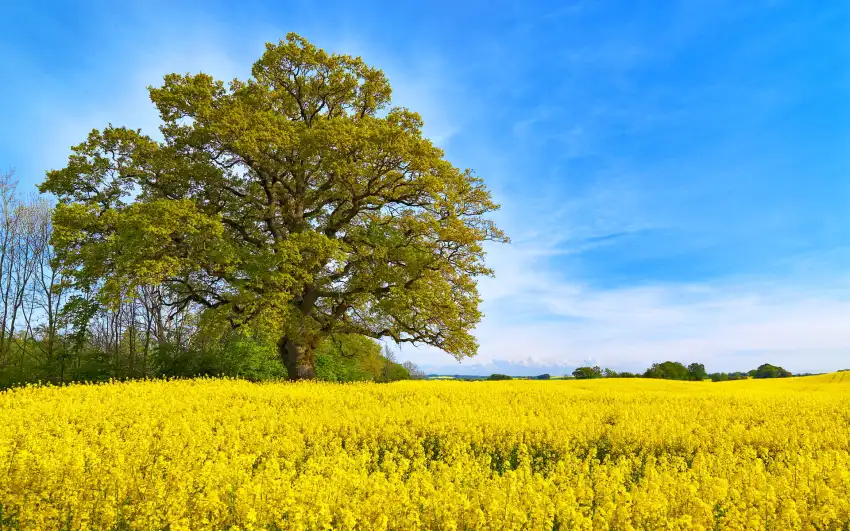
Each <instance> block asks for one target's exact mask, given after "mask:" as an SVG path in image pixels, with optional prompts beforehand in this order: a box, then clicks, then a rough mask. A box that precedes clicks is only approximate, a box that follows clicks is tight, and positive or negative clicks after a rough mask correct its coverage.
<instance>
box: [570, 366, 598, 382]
mask: <svg viewBox="0 0 850 531" xmlns="http://www.w3.org/2000/svg"><path fill="white" fill-rule="evenodd" d="M573 377H574V378H576V379H577V380H589V379H592V378H602V369H600V368H599V367H598V366H596V367H579V368H577V369H576V370H574V371H573Z"/></svg>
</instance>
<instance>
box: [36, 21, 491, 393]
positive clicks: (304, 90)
mask: <svg viewBox="0 0 850 531" xmlns="http://www.w3.org/2000/svg"><path fill="white" fill-rule="evenodd" d="M149 92H150V98H151V100H152V102H153V103H154V104H155V105H156V107H157V109H158V110H159V115H160V118H161V120H162V125H161V127H160V131H161V133H162V136H163V140H162V141H157V140H154V139H153V138H151V137H150V136H147V135H145V134H142V132H141V131H140V130H136V129H131V128H126V127H114V126H112V125H109V126H108V127H106V128H104V129H103V130H94V131H92V132H91V133H90V134H89V136H88V139H87V140H86V141H84V142H83V143H81V144H79V145H77V146H75V147H73V152H72V155H71V156H70V157H69V160H68V164H67V166H65V167H64V168H62V169H59V170H55V171H51V172H48V174H47V178H46V180H45V181H44V182H43V183H42V185H41V186H40V189H41V191H42V192H51V193H53V194H55V195H56V196H57V198H58V201H59V203H58V205H57V208H56V211H55V214H54V225H55V231H54V235H53V243H54V245H55V247H56V250H57V259H58V262H59V264H61V266H62V267H64V268H66V269H67V270H68V271H69V272H70V274H71V275H72V279H73V283H74V285H75V287H76V288H78V289H81V290H84V291H86V292H89V293H92V292H94V293H97V296H98V297H99V298H100V300H101V301H102V302H103V303H105V304H110V303H115V302H116V301H119V300H120V299H121V298H122V296H123V294H124V293H126V291H127V290H128V289H131V288H134V287H137V286H144V285H157V286H160V287H162V288H163V289H166V290H168V291H169V293H171V294H172V295H173V296H172V297H171V299H170V300H173V304H174V305H175V306H176V307H185V306H186V305H190V304H193V305H198V306H200V307H201V308H203V309H204V310H205V317H206V318H207V319H213V320H220V321H224V322H227V323H229V324H230V325H231V326H232V327H241V326H245V325H247V324H249V323H250V324H252V325H256V326H263V327H266V328H270V329H272V330H274V331H275V333H276V334H277V335H278V337H280V340H279V342H278V352H279V355H280V356H281V358H282V359H283V361H284V363H285V365H286V368H287V372H288V375H289V377H290V378H293V379H298V378H312V377H315V375H316V372H315V361H316V359H315V358H316V348H317V346H318V344H319V343H320V342H321V340H322V338H324V337H328V336H330V335H332V334H360V335H363V336H366V337H371V338H385V337H388V338H392V339H393V340H395V341H396V342H399V343H402V342H412V343H424V344H428V345H432V346H435V347H438V348H440V349H442V350H444V351H446V352H448V353H450V354H453V355H454V356H456V357H458V358H462V357H464V356H472V355H474V354H475V353H476V350H477V344H476V341H475V339H474V337H473V336H472V334H471V330H472V328H473V327H474V326H475V325H476V323H478V321H479V320H480V318H481V313H480V311H479V308H478V307H479V302H480V299H479V294H478V291H477V285H476V277H477V276H480V275H489V274H492V272H491V270H490V269H489V268H487V266H486V264H485V262H484V250H483V246H482V244H483V243H484V242H485V241H507V238H506V236H505V235H504V234H503V233H502V231H500V230H499V229H498V228H497V227H496V226H495V224H494V223H493V221H492V220H490V219H489V218H488V214H489V213H491V212H492V211H494V210H496V209H497V208H498V206H497V205H496V204H495V203H494V202H493V200H492V199H491V195H490V193H489V191H488V190H487V188H486V187H485V186H484V183H483V181H482V179H481V178H479V177H477V176H475V175H474V174H473V173H472V172H471V171H470V170H461V169H458V168H456V167H455V166H453V165H452V164H451V163H450V162H448V161H447V160H445V158H444V153H443V151H442V150H440V149H439V148H437V147H436V146H434V145H433V144H432V143H431V142H430V141H429V140H428V139H427V138H425V137H424V136H423V134H422V120H421V118H420V116H419V115H418V114H416V113H415V112H412V111H410V110H407V109H404V108H397V107H391V106H390V103H391V90H390V85H389V82H388V81H387V78H386V77H385V76H384V74H383V73H382V72H381V71H380V70H378V69H376V68H373V67H370V66H368V65H366V64H365V63H364V62H363V61H362V60H361V59H360V58H353V57H350V56H347V55H335V54H334V55H331V54H328V53H326V52H325V51H323V50H320V49H317V48H316V47H315V46H313V45H312V44H310V43H309V42H307V41H306V40H304V39H302V38H301V37H299V36H297V35H295V34H289V35H288V36H287V38H286V40H285V41H281V42H280V43H278V44H268V45H267V46H266V51H265V53H264V54H263V56H262V57H261V58H260V60H259V61H257V62H256V63H255V64H254V66H253V69H252V76H251V78H250V79H248V80H247V81H240V80H233V81H231V82H229V83H228V84H225V83H224V82H222V81H218V80H215V79H213V78H212V77H211V76H209V75H207V74H203V73H200V74H195V75H190V74H186V75H178V74H170V75H167V76H165V79H164V83H163V85H162V86H160V87H156V88H153V87H151V88H150V89H149Z"/></svg>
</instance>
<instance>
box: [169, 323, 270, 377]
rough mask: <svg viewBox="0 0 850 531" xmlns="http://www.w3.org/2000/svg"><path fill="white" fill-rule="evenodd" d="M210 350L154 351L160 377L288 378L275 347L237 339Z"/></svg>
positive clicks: (172, 345)
mask: <svg viewBox="0 0 850 531" xmlns="http://www.w3.org/2000/svg"><path fill="white" fill-rule="evenodd" d="M205 347H206V348H189V349H184V348H180V347H179V346H178V345H174V344H169V343H164V344H161V345H158V346H157V348H156V349H154V351H153V366H154V370H155V372H156V374H157V375H158V376H183V377H193V376H233V377H238V378H245V379H247V380H252V381H261V380H272V379H279V378H285V377H286V369H285V368H284V367H283V365H282V364H281V362H280V359H278V357H277V353H276V350H275V346H274V345H273V344H268V343H263V342H259V341H256V340H251V339H249V338H244V337H240V336H238V335H235V334H234V335H233V336H232V337H231V338H228V339H226V340H225V341H224V342H221V343H217V344H213V345H206V346H205Z"/></svg>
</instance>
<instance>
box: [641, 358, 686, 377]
mask: <svg viewBox="0 0 850 531" xmlns="http://www.w3.org/2000/svg"><path fill="white" fill-rule="evenodd" d="M643 376H644V378H661V379H664V380H689V379H690V373H689V372H688V368H687V367H685V366H684V365H682V364H681V363H679V362H678V361H665V362H664V363H653V364H652V367H650V368H649V369H647V370H646V372H645V373H644V375H643Z"/></svg>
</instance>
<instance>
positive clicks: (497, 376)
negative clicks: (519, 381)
mask: <svg viewBox="0 0 850 531" xmlns="http://www.w3.org/2000/svg"><path fill="white" fill-rule="evenodd" d="M487 379H488V380H494V381H498V380H513V377H512V376H508V375H507V374H498V373H497V374H491V375H490V376H488V377H487Z"/></svg>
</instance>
